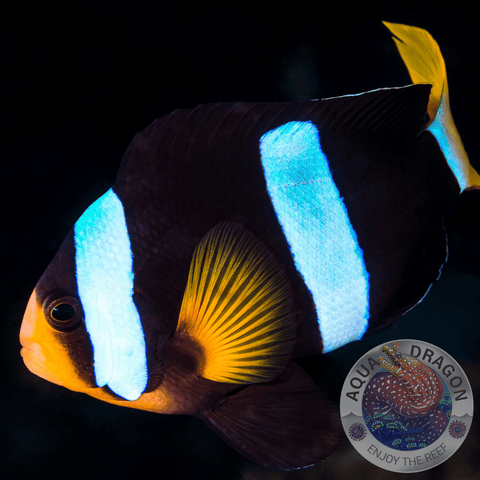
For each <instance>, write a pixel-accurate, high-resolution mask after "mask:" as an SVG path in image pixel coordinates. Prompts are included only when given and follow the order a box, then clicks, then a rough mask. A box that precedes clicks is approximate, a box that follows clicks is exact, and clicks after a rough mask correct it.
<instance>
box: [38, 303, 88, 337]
mask: <svg viewBox="0 0 480 480" xmlns="http://www.w3.org/2000/svg"><path fill="white" fill-rule="evenodd" d="M51 297H52V296H49V297H47V299H46V300H45V302H44V308H43V310H44V312H45V318H46V319H47V321H48V323H49V324H50V325H51V326H52V327H53V328H54V329H55V330H57V331H59V332H64V333H69V332H73V331H75V330H76V329H77V328H78V327H79V326H80V325H81V323H82V321H83V310H82V307H81V305H80V302H79V301H78V300H77V299H76V298H75V297H71V296H65V297H60V298H59V297H58V296H57V295H55V297H54V298H51Z"/></svg>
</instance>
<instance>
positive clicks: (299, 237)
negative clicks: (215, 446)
mask: <svg viewBox="0 0 480 480" xmlns="http://www.w3.org/2000/svg"><path fill="white" fill-rule="evenodd" d="M386 25H387V27H388V28H389V29H390V30H391V31H392V33H393V34H394V35H395V37H396V38H395V41H396V43H397V46H398V48H399V51H400V53H401V55H402V57H403V59H404V61H405V63H406V65H407V67H408V69H409V71H410V75H411V77H412V80H413V82H414V84H413V85H410V86H406V87H402V88H386V89H380V90H376V91H371V92H367V93H363V94H359V95H350V96H344V97H338V98H331V99H325V100H314V101H305V102H294V103H277V104H270V103H224V104H217V105H202V106H199V107H197V108H195V109H193V110H177V111H174V112H173V113H171V114H169V115H166V116H164V117H162V118H159V119H157V120H156V121H155V122H153V123H152V124H151V125H150V126H149V127H147V128H146V129H145V130H144V131H142V132H140V133H139V134H138V135H137V136H136V137H135V138H134V140H133V141H132V143H131V145H130V146H129V148H128V150H127V152H126V154H125V157H124V159H123V161H122V164H121V166H120V170H119V173H118V177H117V181H116V183H115V185H113V187H112V188H111V189H109V190H108V191H107V192H106V193H105V194H104V195H103V196H102V197H100V198H99V199H98V200H97V201H96V202H94V203H93V204H92V205H91V206H90V207H89V208H88V209H87V210H86V211H85V212H84V213H83V215H82V216H81V217H80V219H79V220H78V221H77V222H76V224H75V226H74V228H73V229H72V231H71V232H70V233H69V235H68V237H67V238H66V240H65V241H64V243H63V244H62V246H61V248H60V250H59V252H58V253H57V255H56V257H55V258H54V260H53V261H52V263H51V264H50V266H49V267H48V268H47V270H46V271H45V273H44V275H43V276H42V277H41V279H40V281H39V282H38V284H37V286H36V288H35V290H34V292H33V293H32V296H31V298H30V300H29V302H28V306H27V310H26V313H25V317H24V320H23V323H22V327H21V332H20V339H21V343H22V345H23V349H22V356H23V358H24V361H25V363H26V365H27V367H28V368H29V369H30V370H31V371H32V372H33V373H35V374H37V375H39V376H41V377H43V378H45V379H47V380H49V381H51V382H54V383H56V384H59V385H63V386H65V387H67V388H69V389H71V390H75V391H79V392H85V393H88V394H89V395H91V396H93V397H96V398H99V399H102V400H105V401H107V402H110V403H113V404H118V405H124V406H127V407H132V408H139V409H144V410H149V411H152V412H158V413H179V414H192V415H199V416H201V418H202V419H203V420H205V422H206V423H207V424H208V425H210V426H211V427H212V428H213V429H214V430H215V431H216V432H217V433H219V435H221V436H222V438H224V439H225V440H226V441H227V442H229V443H230V444H231V445H232V446H233V447H235V448H236V449H238V450H239V451H240V452H242V453H243V454H245V455H246V456H248V457H250V458H251V459H253V460H254V461H256V462H258V463H260V464H263V465H266V466H273V467H277V468H284V469H291V468H297V467H302V466H307V465H310V464H313V463H314V462H316V461H318V460H320V459H322V458H324V457H325V456H327V455H328V454H329V453H331V452H332V451H333V450H334V449H335V448H336V447H337V446H338V445H339V443H340V442H341V441H342V438H343V435H342V428H341V425H340V421H339V417H338V414H337V413H336V408H335V406H334V405H333V404H332V403H330V402H329V400H328V399H327V398H326V396H325V395H324V394H323V393H322V392H321V391H320V389H319V388H318V387H317V386H316V384H315V382H314V381H313V380H312V379H311V378H310V377H309V375H307V374H306V373H305V372H304V371H303V370H302V369H301V368H300V367H299V365H298V364H297V363H296V361H295V360H296V359H299V358H300V357H306V356H312V355H317V354H321V353H323V352H328V351H331V350H333V349H336V348H339V347H341V346H342V345H345V344H347V343H349V342H351V341H354V340H359V339H361V338H362V337H363V336H364V335H365V334H366V333H372V332H375V331H377V330H379V329H381V328H384V327H385V326H387V325H389V324H390V323H392V322H393V321H394V320H395V319H396V318H398V317H399V316H400V315H402V314H403V313H405V312H406V311H407V310H409V309H410V308H411V307H413V306H414V305H415V304H416V303H418V302H419V301H420V300H421V299H422V297H423V296H424V295H425V293H426V292H427V291H428V289H429V287H430V285H431V284H432V282H433V281H435V279H436V278H437V277H438V275H439V272H440V269H441V267H442V265H443V263H444V261H445V258H446V238H445V231H444V225H443V214H444V212H445V210H446V208H447V207H448V205H449V204H450V203H451V202H452V200H453V199H454V198H455V197H456V196H457V195H458V194H459V193H460V192H461V191H462V190H465V189H468V188H476V187H478V186H479V185H480V177H479V176H478V174H477V172H476V171H475V170H474V169H473V168H472V167H471V165H470V163H469V161H468V158H467V155H466V153H465V151H464V149H463V146H462V143H461V141H460V138H459V136H458V133H457V131H456V129H455V126H454V124H453V120H452V118H451V115H450V109H449V101H448V88H447V82H446V74H445V66H444V62H443V58H442V56H441V53H440V51H439V49H438V46H437V44H436V43H435V41H434V40H433V39H432V37H431V36H430V35H429V34H428V33H427V32H426V31H424V30H421V29H419V28H414V27H408V26H404V25H398V24H386Z"/></svg>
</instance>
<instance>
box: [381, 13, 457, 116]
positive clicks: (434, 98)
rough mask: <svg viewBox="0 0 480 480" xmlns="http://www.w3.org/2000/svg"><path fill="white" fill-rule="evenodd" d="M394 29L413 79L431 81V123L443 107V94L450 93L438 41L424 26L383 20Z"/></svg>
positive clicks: (394, 38) (422, 81) (401, 54)
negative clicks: (441, 104)
mask: <svg viewBox="0 0 480 480" xmlns="http://www.w3.org/2000/svg"><path fill="white" fill-rule="evenodd" d="M383 24H384V25H385V26H386V27H387V28H388V29H389V30H390V32H392V33H393V35H394V37H393V40H394V41H395V44H396V45H397V48H398V51H399V53H400V56H401V57H402V60H403V62H404V63H405V66H406V67H407V69H408V73H409V74H410V77H411V79H412V82H413V83H424V84H429V85H432V91H431V93H430V99H429V102H428V116H429V118H430V121H429V123H431V122H433V120H434V119H435V117H436V115H437V112H438V110H439V108H440V101H441V98H442V94H443V93H444V92H445V93H446V95H448V86H447V71H446V69H445V62H444V60H443V57H442V53H441V52H440V48H439V47H438V44H437V42H436V41H435V40H434V39H433V37H432V36H431V35H430V34H429V33H428V32H427V31H426V30H423V28H417V27H410V26H408V25H401V24H399V23H389V22H383Z"/></svg>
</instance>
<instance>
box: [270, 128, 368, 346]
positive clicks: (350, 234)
mask: <svg viewBox="0 0 480 480" xmlns="http://www.w3.org/2000/svg"><path fill="white" fill-rule="evenodd" d="M260 153H261V159H262V165H263V169H264V174H265V179H266V183H267V189H268V193H269V195H270V198H271V201H272V203H273V206H274V208H275V212H276V214H277V218H278V220H279V222H280V224H281V226H282V228H283V231H284V234H285V236H286V239H287V241H288V243H289V245H290V249H291V252H292V255H293V258H294V261H295V266H296V268H297V270H298V271H299V272H300V273H301V275H302V276H303V278H304V281H305V283H306V285H307V287H308V288H309V290H310V292H311V294H312V296H313V300H314V302H315V307H316V311H317V317H318V322H319V327H320V332H321V335H322V338H323V342H324V351H326V352H328V351H331V350H334V349H336V348H339V347H341V346H342V345H345V344H347V343H349V342H351V341H353V340H359V339H360V338H361V337H362V336H363V334H364V333H365V331H366V329H367V327H368V318H369V278H368V273H367V270H366V268H365V263H364V259H363V252H362V250H361V248H360V247H359V245H358V240H357V235H356V233H355V231H354V229H353V227H352V225H351V223H350V220H349V218H348V212H347V209H346V207H345V204H344V203H343V200H342V198H341V197H340V194H339V191H338V189H337V186H336V185H335V182H334V181H333V178H332V175H331V173H330V169H329V165H328V160H327V157H326V156H325V154H324V153H323V152H322V149H321V146H320V137H319V133H318V130H317V128H316V127H315V126H314V125H313V124H312V123H311V122H289V123H287V124H285V125H282V126H280V127H278V128H276V129H274V130H271V131H269V132H267V133H266V134H265V135H263V136H262V138H261V140H260Z"/></svg>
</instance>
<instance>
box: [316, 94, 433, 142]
mask: <svg viewBox="0 0 480 480" xmlns="http://www.w3.org/2000/svg"><path fill="white" fill-rule="evenodd" d="M430 88H431V86H430V85H409V86H407V87H398V88H397V87H395V88H382V89H378V90H372V91H370V92H365V93H360V94H358V95H345V96H343V97H334V98H329V99H325V100H324V101H323V104H322V105H321V106H322V114H323V115H322V116H323V119H322V121H321V124H320V125H321V126H322V127H323V128H326V129H328V130H331V131H338V130H344V131H345V132H348V133H357V134H366V135H371V136H375V138H378V139H379V140H382V139H385V140H387V139H389V138H392V137H398V140H400V141H408V140H412V139H413V138H415V137H416V136H418V135H419V134H420V133H421V132H422V131H423V129H424V128H425V126H426V122H427V117H426V112H427V105H428V98H429V95H430Z"/></svg>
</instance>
